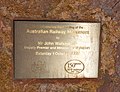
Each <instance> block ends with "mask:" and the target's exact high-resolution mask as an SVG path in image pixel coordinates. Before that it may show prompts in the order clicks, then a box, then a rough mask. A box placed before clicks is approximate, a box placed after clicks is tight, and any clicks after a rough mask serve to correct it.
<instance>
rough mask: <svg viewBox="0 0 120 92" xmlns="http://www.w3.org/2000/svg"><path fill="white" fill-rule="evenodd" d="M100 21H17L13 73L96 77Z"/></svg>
mask: <svg viewBox="0 0 120 92" xmlns="http://www.w3.org/2000/svg"><path fill="white" fill-rule="evenodd" d="M99 37H100V23H95V22H94V23H87V22H47V21H19V20H16V21H14V74H15V75H14V77H15V78H16V79H21V78H97V77H98V64H99V41H100V40H99Z"/></svg>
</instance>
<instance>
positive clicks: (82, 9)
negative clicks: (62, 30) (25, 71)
mask: <svg viewBox="0 0 120 92" xmlns="http://www.w3.org/2000/svg"><path fill="white" fill-rule="evenodd" d="M16 17H20V18H27V19H28V18H29V19H39V20H40V19H41V20H43V19H46V20H76V21H101V23H102V29H101V45H100V52H101V53H100V67H99V78H98V79H51V80H50V79H47V80H45V79H44V80H40V79H24V80H14V79H13V57H12V55H13V42H12V40H13V33H12V32H13V30H12V20H13V19H15V18H16ZM0 92H120V0H0Z"/></svg>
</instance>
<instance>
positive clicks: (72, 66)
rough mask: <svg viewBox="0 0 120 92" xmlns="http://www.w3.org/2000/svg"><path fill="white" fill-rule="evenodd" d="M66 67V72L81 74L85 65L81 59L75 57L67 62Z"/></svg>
mask: <svg viewBox="0 0 120 92" xmlns="http://www.w3.org/2000/svg"><path fill="white" fill-rule="evenodd" d="M64 68H65V70H66V72H68V73H70V74H79V73H81V72H82V71H83V70H84V68H85V66H84V64H83V63H82V62H81V61H80V60H76V59H74V60H70V61H68V62H67V63H66V64H65V66H64Z"/></svg>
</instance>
